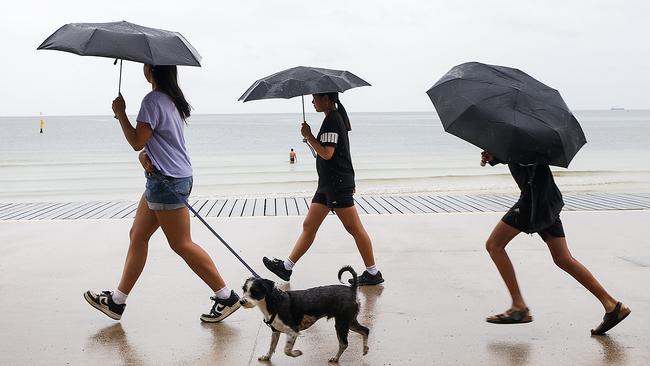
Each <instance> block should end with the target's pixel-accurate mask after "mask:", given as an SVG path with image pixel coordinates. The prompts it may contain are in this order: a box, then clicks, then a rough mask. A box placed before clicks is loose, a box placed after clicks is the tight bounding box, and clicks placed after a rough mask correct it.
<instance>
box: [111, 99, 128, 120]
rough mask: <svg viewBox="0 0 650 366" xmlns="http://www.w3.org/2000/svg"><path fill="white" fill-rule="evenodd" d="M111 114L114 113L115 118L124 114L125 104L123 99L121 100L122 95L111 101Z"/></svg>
mask: <svg viewBox="0 0 650 366" xmlns="http://www.w3.org/2000/svg"><path fill="white" fill-rule="evenodd" d="M113 113H115V116H117V117H120V116H122V115H125V114H126V103H125V102H124V98H122V93H120V95H119V96H118V97H117V98H115V100H113Z"/></svg>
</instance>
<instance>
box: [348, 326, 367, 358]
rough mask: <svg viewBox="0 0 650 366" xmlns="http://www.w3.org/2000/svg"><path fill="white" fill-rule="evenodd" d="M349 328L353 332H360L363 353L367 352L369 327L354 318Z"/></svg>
mask: <svg viewBox="0 0 650 366" xmlns="http://www.w3.org/2000/svg"><path fill="white" fill-rule="evenodd" d="M350 330H351V331H353V332H357V333H359V334H361V336H362V337H363V354H364V355H365V354H367V353H368V349H369V348H368V335H369V334H370V329H368V328H366V327H364V326H363V325H361V324H359V322H358V321H357V320H356V319H354V320H353V321H352V324H350Z"/></svg>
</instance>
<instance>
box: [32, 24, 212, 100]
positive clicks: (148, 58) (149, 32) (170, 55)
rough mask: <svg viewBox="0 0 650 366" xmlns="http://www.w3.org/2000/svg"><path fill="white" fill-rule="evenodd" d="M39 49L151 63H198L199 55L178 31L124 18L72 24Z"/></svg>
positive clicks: (191, 64)
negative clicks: (103, 21) (107, 21)
mask: <svg viewBox="0 0 650 366" xmlns="http://www.w3.org/2000/svg"><path fill="white" fill-rule="evenodd" d="M37 49H39V50H58V51H65V52H71V53H75V54H77V55H81V56H100V57H109V58H114V59H115V62H114V63H113V64H115V63H117V60H120V80H119V84H118V92H119V89H120V88H121V84H122V60H130V61H135V62H142V63H145V64H150V65H186V66H201V63H200V61H201V56H200V55H199V53H198V52H197V51H196V49H194V47H192V45H191V44H190V43H189V42H188V41H187V40H186V39H185V38H184V37H183V36H182V35H181V34H180V33H177V32H172V31H168V30H163V29H155V28H148V27H143V26H141V25H137V24H133V23H129V22H126V21H121V22H112V23H71V24H66V25H64V26H63V27H61V28H59V29H58V30H57V31H56V32H54V33H53V34H52V35H51V36H49V37H48V38H47V39H46V40H45V41H44V42H43V43H42V44H41V45H40V46H38V48H37Z"/></svg>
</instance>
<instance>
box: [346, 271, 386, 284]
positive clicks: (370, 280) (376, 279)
mask: <svg viewBox="0 0 650 366" xmlns="http://www.w3.org/2000/svg"><path fill="white" fill-rule="evenodd" d="M348 282H349V283H350V284H352V279H349V280H348ZM382 282H384V277H382V276H381V271H377V274H376V275H374V276H373V275H371V274H370V273H368V271H363V273H362V274H361V276H359V286H372V285H379V284H380V283H382Z"/></svg>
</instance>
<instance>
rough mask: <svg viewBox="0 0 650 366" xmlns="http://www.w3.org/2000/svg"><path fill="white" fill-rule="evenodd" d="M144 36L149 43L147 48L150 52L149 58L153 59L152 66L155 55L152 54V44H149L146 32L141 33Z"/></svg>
mask: <svg viewBox="0 0 650 366" xmlns="http://www.w3.org/2000/svg"><path fill="white" fill-rule="evenodd" d="M140 33H141V34H142V35H143V36H144V41H145V42H147V48H148V50H149V58H150V59H151V65H153V54H152V53H151V43H149V38H147V35H146V34H144V32H142V31H141V32H140Z"/></svg>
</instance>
